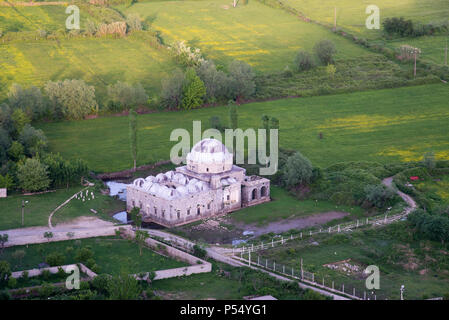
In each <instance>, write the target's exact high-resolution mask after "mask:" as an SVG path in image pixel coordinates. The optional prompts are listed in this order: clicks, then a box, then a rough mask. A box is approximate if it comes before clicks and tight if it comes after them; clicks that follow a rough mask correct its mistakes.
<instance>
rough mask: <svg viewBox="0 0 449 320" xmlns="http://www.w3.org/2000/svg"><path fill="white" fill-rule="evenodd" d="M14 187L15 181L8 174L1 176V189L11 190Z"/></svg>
mask: <svg viewBox="0 0 449 320" xmlns="http://www.w3.org/2000/svg"><path fill="white" fill-rule="evenodd" d="M13 186H14V179H13V178H12V177H11V176H10V175H9V174H8V173H7V174H6V175H5V176H2V175H1V174H0V188H6V189H10V188H12V187H13Z"/></svg>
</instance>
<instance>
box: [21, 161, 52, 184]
mask: <svg viewBox="0 0 449 320" xmlns="http://www.w3.org/2000/svg"><path fill="white" fill-rule="evenodd" d="M17 179H18V180H19V186H20V188H22V189H23V190H25V191H31V192H34V191H41V190H46V189H47V188H48V186H49V185H50V179H49V178H48V172H47V166H46V165H44V164H42V163H40V161H39V160H38V159H27V160H26V161H25V163H24V164H19V165H18V168H17Z"/></svg>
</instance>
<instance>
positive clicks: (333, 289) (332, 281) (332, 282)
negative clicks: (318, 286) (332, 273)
mask: <svg viewBox="0 0 449 320" xmlns="http://www.w3.org/2000/svg"><path fill="white" fill-rule="evenodd" d="M332 290H334V282H333V281H332Z"/></svg>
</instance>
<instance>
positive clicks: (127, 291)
mask: <svg viewBox="0 0 449 320" xmlns="http://www.w3.org/2000/svg"><path fill="white" fill-rule="evenodd" d="M107 291H108V294H109V299H111V300H137V299H138V298H139V296H140V293H141V292H142V288H141V287H140V285H139V282H138V281H137V280H136V278H134V277H133V276H131V275H129V274H126V273H125V272H121V273H120V274H119V275H116V276H113V277H112V278H110V279H109V281H108V285H107Z"/></svg>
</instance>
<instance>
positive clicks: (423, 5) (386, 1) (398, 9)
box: [283, 0, 449, 39]
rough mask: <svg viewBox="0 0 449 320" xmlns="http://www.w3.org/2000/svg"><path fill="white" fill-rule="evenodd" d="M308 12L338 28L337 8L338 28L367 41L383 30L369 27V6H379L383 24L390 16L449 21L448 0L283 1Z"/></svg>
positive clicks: (424, 21)
mask: <svg viewBox="0 0 449 320" xmlns="http://www.w3.org/2000/svg"><path fill="white" fill-rule="evenodd" d="M283 2H284V3H285V4H287V5H288V6H290V7H293V8H295V9H297V10H299V11H300V12H302V13H304V14H305V15H306V16H307V17H309V18H311V19H313V20H317V21H321V22H325V23H327V24H329V25H332V26H333V25H334V8H335V7H337V27H340V28H343V29H344V30H347V31H348V32H351V33H358V34H360V35H362V36H363V37H366V38H371V39H373V38H378V37H379V36H380V34H381V30H369V29H367V28H366V26H365V21H366V19H367V17H368V14H366V13H365V10H366V7H367V6H369V5H372V4H373V5H376V6H378V7H379V9H380V20H381V23H382V21H383V20H384V19H386V18H390V17H404V18H406V19H411V20H412V21H413V22H417V23H428V22H437V21H444V20H447V19H448V17H449V6H448V3H447V0H419V1H418V0H397V1H391V0H377V1H375V2H373V1H370V0H320V1H316V0H285V1H283Z"/></svg>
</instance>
